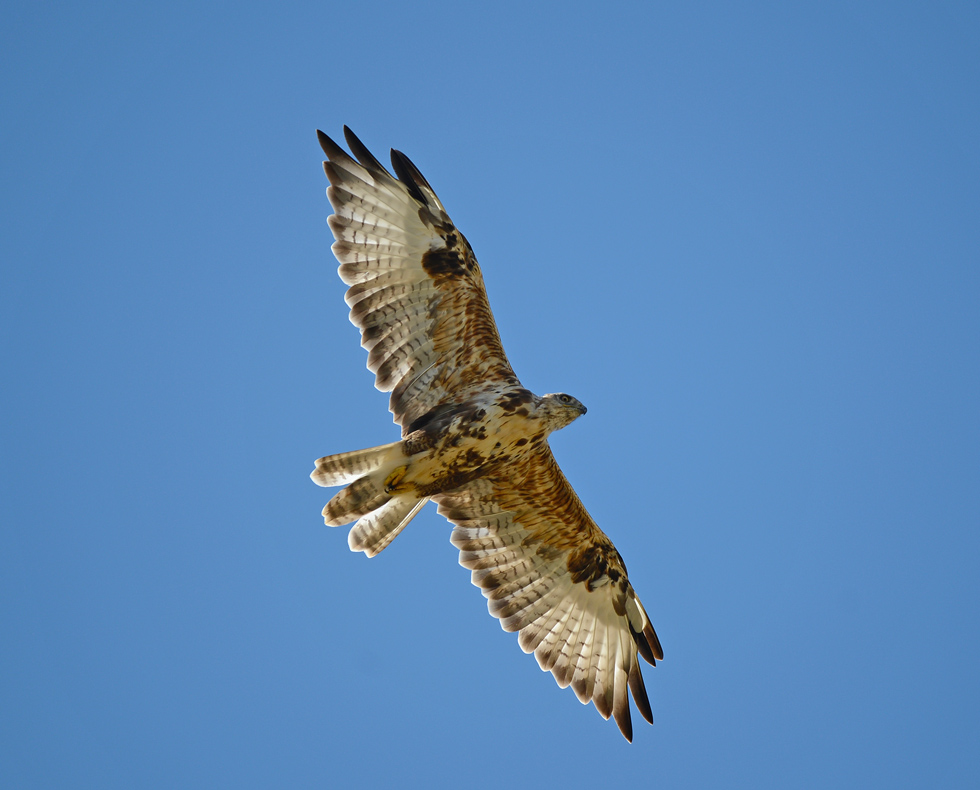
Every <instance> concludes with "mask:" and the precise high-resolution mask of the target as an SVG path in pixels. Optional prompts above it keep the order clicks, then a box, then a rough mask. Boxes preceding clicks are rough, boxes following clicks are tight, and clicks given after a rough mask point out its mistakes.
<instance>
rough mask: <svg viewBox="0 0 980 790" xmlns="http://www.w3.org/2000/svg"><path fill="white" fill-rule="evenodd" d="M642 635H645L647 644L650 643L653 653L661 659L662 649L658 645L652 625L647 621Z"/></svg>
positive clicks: (662, 656) (662, 655)
mask: <svg viewBox="0 0 980 790" xmlns="http://www.w3.org/2000/svg"><path fill="white" fill-rule="evenodd" d="M643 636H645V637H646V639H647V644H649V645H650V649H651V650H652V651H653V655H654V656H656V657H657V658H659V659H660V660H661V661H663V660H664V649H663V648H662V647H661V646H660V639H659V638H658V637H657V632H656V631H654V630H653V626H652V625H651V624H650V623H647V624H646V627H645V628H644V629H643ZM650 663H651V664H652V663H654V662H652V661H651V662H650Z"/></svg>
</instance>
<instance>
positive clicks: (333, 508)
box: [310, 442, 429, 557]
mask: <svg viewBox="0 0 980 790" xmlns="http://www.w3.org/2000/svg"><path fill="white" fill-rule="evenodd" d="M405 462H406V456H405V453H404V450H403V449H402V443H401V442H392V443H391V444H385V445H381V446H380V447H370V448H368V449H367V450H355V451H354V452H351V453H338V454H337V455H328V456H325V457H324V458H320V459H318V460H317V462H316V469H314V470H313V473H312V474H311V475H310V477H311V478H313V482H314V483H316V484H317V485H321V486H342V485H346V486H347V488H345V489H343V490H342V491H338V492H337V493H336V494H335V495H334V497H333V498H332V499H331V500H330V501H329V502H328V503H327V506H326V507H325V508H323V522H324V523H325V524H326V525H327V526H328V527H339V526H340V525H342V524H349V523H350V522H352V521H357V523H356V524H355V525H354V526H353V527H352V528H351V531H350V534H349V535H348V536H347V543H348V544H349V545H350V547H351V551H363V552H364V553H365V554H367V556H369V557H373V556H374V555H375V554H377V553H378V552H379V551H381V550H382V549H384V548H385V547H386V546H387V545H388V544H389V543H391V541H393V540H394V539H395V538H396V537H397V536H398V533H399V532H401V531H402V530H403V529H405V527H406V526H407V525H408V522H410V521H411V520H412V519H413V518H415V515H416V514H417V513H418V512H419V511H420V510H421V509H422V506H423V505H424V504H425V503H426V502H428V501H429V498H428V497H423V498H422V499H419V498H418V497H417V496H415V494H413V493H411V492H409V491H405V490H402V491H396V490H395V488H394V485H393V482H394V481H395V480H397V479H398V478H400V477H401V476H403V475H404V473H405V470H406V468H407V467H406V466H405ZM399 467H400V468H399ZM388 483H392V485H386V484H388Z"/></svg>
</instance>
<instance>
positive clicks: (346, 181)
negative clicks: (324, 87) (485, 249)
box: [317, 126, 519, 435]
mask: <svg viewBox="0 0 980 790" xmlns="http://www.w3.org/2000/svg"><path fill="white" fill-rule="evenodd" d="M344 135H345V137H346V138H347V144H348V146H350V149H351V151H352V152H353V153H354V156H355V157H357V159H356V161H355V159H353V158H352V157H351V156H349V155H348V154H347V152H346V151H344V150H343V149H342V148H341V147H340V146H339V145H337V144H336V143H335V142H334V141H333V140H331V139H330V138H329V137H327V135H325V134H324V133H323V132H321V131H319V130H318V131H317V136H318V137H319V139H320V145H321V147H322V148H323V151H324V153H325V154H326V155H327V161H326V162H324V163H323V169H324V170H325V171H326V174H327V178H328V179H330V187H329V188H328V189H327V196H328V197H329V198H330V203H331V204H332V205H333V208H334V214H333V215H332V216H331V217H330V220H329V222H330V229H331V230H332V231H333V235H334V237H335V238H336V241H335V242H334V245H333V252H334V255H336V256H337V260H338V261H340V269H339V273H340V277H341V279H342V280H343V281H344V282H345V283H346V284H347V285H349V286H350V288H349V289H348V291H347V296H346V299H347V304H348V305H349V306H350V309H351V312H350V318H351V321H352V322H353V323H354V325H355V326H357V327H358V328H359V329H360V330H361V345H362V346H364V348H366V349H367V350H368V352H369V353H368V368H370V369H371V371H372V372H373V373H375V374H376V376H377V379H376V381H375V386H377V388H378V389H379V390H381V391H382V392H389V391H390V392H391V402H390V406H389V408H390V410H391V412H392V414H394V416H395V422H397V423H398V424H400V425H401V426H402V434H403V435H405V434H407V433H408V426H410V425H411V424H412V423H413V422H414V421H415V420H416V419H418V418H419V417H421V416H422V415H423V414H426V413H427V412H429V411H430V410H432V409H433V408H434V407H436V406H439V405H440V404H443V403H446V402H448V401H450V400H451V401H454V402H459V401H461V400H464V399H465V398H466V397H468V396H469V395H472V394H474V393H475V392H477V391H479V390H483V389H486V388H487V387H492V386H494V385H495V384H498V383H499V384H503V385H506V384H513V385H519V382H518V380H517V377H516V376H515V375H514V371H513V370H512V369H511V366H510V363H509V362H508V361H507V357H506V355H505V354H504V350H503V347H502V346H501V344H500V336H499V335H498V333H497V326H496V324H495V323H494V320H493V314H492V313H491V312H490V303H489V302H488V301H487V293H486V289H485V288H484V285H483V275H482V274H481V272H480V266H479V264H477V262H476V256H475V255H474V254H473V250H472V249H471V248H470V245H469V243H468V242H467V241H466V239H465V238H464V237H463V234H462V233H460V232H459V231H458V230H456V227H455V226H454V225H453V223H452V220H450V219H449V215H448V214H446V210H445V209H444V208H443V205H442V203H441V202H440V201H439V198H438V197H436V194H435V192H434V191H433V190H432V187H431V186H429V183H428V182H427V181H426V180H425V178H424V177H423V176H422V174H421V173H420V172H419V171H418V168H416V167H415V165H413V164H412V162H411V161H410V160H409V159H408V157H407V156H405V155H404V154H402V153H400V152H399V151H394V150H393V151H392V152H391V163H392V165H393V166H394V169H395V173H397V174H398V178H395V177H394V176H392V175H391V173H389V172H388V171H387V170H386V169H385V168H384V166H382V164H381V163H380V162H379V161H378V160H377V159H375V158H374V156H373V155H372V154H371V152H370V151H368V150H367V148H366V147H365V146H364V144H363V143H362V142H361V141H360V140H358V139H357V137H356V136H355V135H354V133H353V132H351V130H350V129H348V128H347V127H346V126H345V127H344Z"/></svg>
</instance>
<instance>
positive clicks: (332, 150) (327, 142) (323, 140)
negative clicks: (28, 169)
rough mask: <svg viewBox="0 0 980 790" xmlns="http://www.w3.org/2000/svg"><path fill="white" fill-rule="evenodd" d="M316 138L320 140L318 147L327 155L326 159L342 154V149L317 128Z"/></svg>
mask: <svg viewBox="0 0 980 790" xmlns="http://www.w3.org/2000/svg"><path fill="white" fill-rule="evenodd" d="M316 139H317V140H319V141H320V148H322V149H323V153H325V154H326V155H327V158H328V159H334V158H336V157H337V156H338V155H340V156H343V155H344V149H343V148H341V147H340V146H339V145H337V144H336V143H335V142H334V141H333V140H331V139H330V138H329V137H328V136H327V135H325V134H324V133H323V132H321V131H320V130H319V129H317V130H316Z"/></svg>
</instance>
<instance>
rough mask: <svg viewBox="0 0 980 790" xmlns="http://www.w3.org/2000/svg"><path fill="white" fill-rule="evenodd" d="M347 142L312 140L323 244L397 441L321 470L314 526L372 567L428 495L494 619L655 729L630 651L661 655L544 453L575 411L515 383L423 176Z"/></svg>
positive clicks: (472, 275)
mask: <svg viewBox="0 0 980 790" xmlns="http://www.w3.org/2000/svg"><path fill="white" fill-rule="evenodd" d="M344 135H345V137H346V139H347V145H348V147H349V148H350V150H351V152H352V153H353V157H352V156H350V155H349V154H348V153H347V152H346V151H344V149H343V148H341V147H340V146H339V145H337V143H335V142H334V141H333V140H331V139H330V138H329V137H327V135H325V134H324V133H323V132H321V131H319V130H318V131H317V136H318V138H319V140H320V145H321V147H322V148H323V151H324V153H325V154H326V157H327V160H326V161H325V162H324V163H323V169H324V170H325V171H326V174H327V178H328V179H329V181H330V187H329V188H328V189H327V197H328V198H329V200H330V203H331V205H332V206H333V209H334V213H333V215H332V216H330V218H329V224H330V229H331V231H333V235H334V237H335V239H336V241H335V242H334V244H333V247H332V249H333V252H334V255H336V257H337V260H338V261H339V262H340V269H339V274H340V278H341V279H342V280H343V281H344V283H346V284H347V285H348V286H350V287H349V289H348V291H347V294H346V301H347V304H348V305H349V306H350V319H351V322H352V323H353V324H354V325H355V326H357V327H358V328H359V329H360V330H361V345H362V346H364V348H365V349H367V351H368V368H369V369H370V370H371V371H372V372H373V373H374V374H375V376H376V381H375V386H376V387H377V388H378V389H379V390H381V391H382V392H390V393H391V401H390V410H391V412H392V414H393V415H394V421H395V422H396V423H397V424H398V425H400V426H401V439H400V440H399V441H397V442H392V443H391V444H386V445H383V446H381V447H372V448H370V449H367V450H357V451H354V452H348V453H340V454H337V455H328V456H326V457H324V458H320V459H319V460H318V461H316V468H315V470H314V471H313V473H312V474H311V477H312V478H313V481H314V482H315V483H317V484H318V485H321V486H346V487H345V488H344V489H343V490H341V491H340V492H339V493H337V494H336V495H335V496H334V497H333V498H332V499H331V500H330V501H329V503H327V506H326V507H325V508H324V509H323V518H324V521H325V523H326V524H327V525H329V526H340V525H342V524H349V523H350V522H356V523H355V524H354V526H353V527H352V528H351V530H350V533H349V535H348V544H349V545H350V548H351V550H352V551H363V552H364V553H365V554H366V555H367V556H369V557H373V556H374V555H375V554H377V553H378V552H380V551H381V550H383V549H384V548H385V547H386V546H387V545H388V544H389V543H391V541H392V540H394V539H395V537H396V536H397V535H398V534H399V533H400V532H401V531H402V530H403V529H404V528H405V527H406V526H407V525H408V523H409V522H410V521H411V520H412V519H413V518H414V517H415V515H416V514H417V513H418V512H419V511H420V510H421V509H422V507H423V506H424V505H425V503H426V502H428V501H429V500H430V499H431V500H432V501H434V502H435V503H436V504H437V505H438V512H439V513H441V514H442V515H444V516H445V517H446V518H447V519H449V521H451V522H452V523H453V525H454V529H453V532H452V537H451V540H452V543H453V545H454V546H456V547H457V548H458V549H459V552H460V555H459V562H460V564H461V565H463V566H464V567H466V568H468V569H470V570H471V571H472V580H473V584H475V585H476V586H478V587H480V588H482V590H483V594H484V595H485V596H486V597H487V598H488V599H489V601H488V606H489V609H490V614H492V615H493V616H494V617H496V618H498V619H499V620H500V625H501V626H502V627H503V629H504V630H505V631H517V632H518V635H519V644H520V646H521V648H522V649H523V650H524V652H525V653H534V656H535V658H537V660H538V664H539V665H540V666H541V669H542V670H545V671H550V672H551V673H552V674H553V675H554V677H555V680H556V681H558V685H559V686H561V687H562V688H565V687H566V686H569V685H570V686H571V687H572V689H573V690H574V691H575V694H576V695H577V696H578V698H579V700H581V701H582V702H583V703H585V704H588V703H589V702H590V701H591V702H592V703H594V704H595V707H596V710H598V711H599V713H600V715H602V717H603V718H605V719H608V718H609V717H610V716H614V717H615V719H616V723H617V724H618V725H619V728H620V730H621V731H622V733H623V735H624V736H625V737H626V739H627V740H630V741H631V740H632V737H633V725H632V722H631V719H630V706H629V695H628V693H627V689H629V690H630V691H631V692H632V695H633V700H634V703H635V704H636V707H637V709H638V710H639V711H640V713H641V714H642V716H643V717H644V718H645V719H646V720H647V721H649V722H651V723H652V722H653V714H652V713H651V710H650V701H649V699H648V697H647V692H646V688H645V687H644V684H643V676H642V675H641V673H640V662H639V658H638V656H642V657H643V658H644V660H646V661H647V662H648V663H649V664H651V665H655V664H656V660H657V659H662V658H663V650H662V648H661V647H660V640H659V639H658V638H657V634H656V632H655V631H654V630H653V626H652V625H651V624H650V618H649V617H648V616H647V613H646V611H645V610H644V608H643V605H642V604H641V603H640V600H639V598H637V596H636V593H635V592H633V587H632V586H631V585H630V582H629V579H628V577H627V575H626V566H625V565H624V564H623V560H622V558H621V557H620V556H619V552H618V551H616V548H615V547H614V546H613V544H612V542H611V541H610V540H609V538H608V537H606V535H605V534H604V533H603V532H602V530H600V529H599V527H598V525H597V524H596V523H595V521H593V520H592V518H591V517H590V516H589V514H588V512H587V511H586V509H585V507H584V505H583V504H582V502H581V500H579V498H578V496H576V494H575V491H573V490H572V487H571V485H570V484H569V482H568V480H566V479H565V476H564V475H563V474H562V471H561V469H560V468H559V467H558V463H557V461H555V457H554V455H552V453H551V448H550V447H549V446H548V435H549V434H550V433H551V432H552V431H556V430H558V429H559V428H564V427H565V426H566V425H568V424H569V423H571V422H572V421H573V420H575V419H577V418H578V417H579V416H581V415H583V414H585V411H586V409H585V406H583V405H582V404H581V403H580V402H579V401H578V400H576V399H575V398H573V397H572V396H571V395H566V394H565V393H555V394H550V395H544V396H538V395H535V394H534V393H532V392H530V391H529V390H527V389H525V388H524V387H522V386H521V382H520V381H519V380H518V378H517V376H516V375H515V374H514V371H513V369H512V368H511V366H510V363H509V362H508V361H507V356H506V355H505V354H504V349H503V347H502V346H501V343H500V336H499V335H498V333H497V327H496V325H495V323H494V320H493V314H492V313H491V312H490V303H489V302H488V301H487V294H486V290H485V288H484V285H483V275H482V274H481V273H480V267H479V265H478V264H477V262H476V256H475V255H474V254H473V250H472V249H471V248H470V245H469V243H468V242H467V241H466V238H465V237H464V236H463V234H462V233H460V232H459V231H458V230H457V229H456V226H455V225H453V223H452V220H450V219H449V215H448V214H447V213H446V210H445V208H444V207H443V205H442V203H441V201H440V200H439V198H438V197H436V194H435V192H434V191H433V189H432V187H431V186H429V182H428V181H426V180H425V178H424V177H423V176H422V174H421V173H420V172H419V170H418V168H417V167H415V165H414V164H412V162H411V161H410V160H409V159H408V157H407V156H405V155H404V154H403V153H401V152H399V151H395V150H392V152H391V164H392V166H393V168H394V171H395V174H396V175H394V176H393V175H392V174H391V173H390V172H388V170H387V169H385V167H384V166H383V165H382V164H381V163H380V162H379V161H378V160H377V159H376V158H375V157H374V156H373V155H372V154H371V153H370V151H368V149H367V148H366V147H365V146H364V144H363V143H362V142H361V141H360V140H359V139H358V138H357V137H356V136H355V135H354V134H353V132H351V131H350V129H348V128H347V127H346V126H345V127H344Z"/></svg>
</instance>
